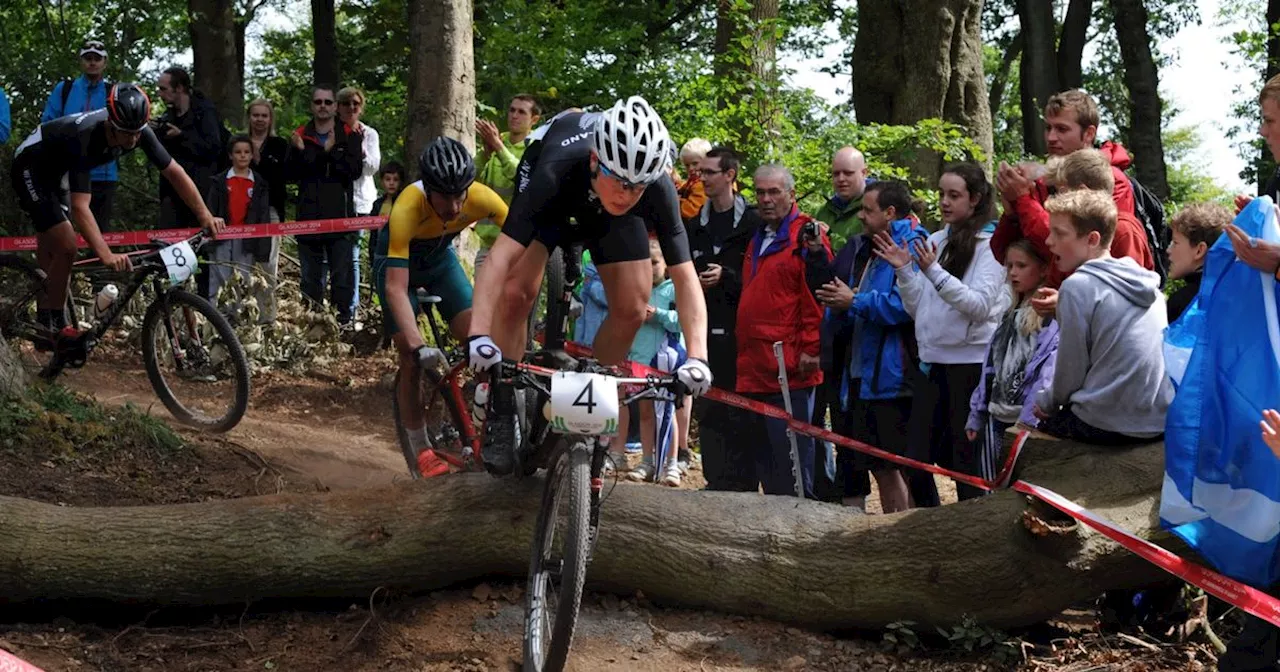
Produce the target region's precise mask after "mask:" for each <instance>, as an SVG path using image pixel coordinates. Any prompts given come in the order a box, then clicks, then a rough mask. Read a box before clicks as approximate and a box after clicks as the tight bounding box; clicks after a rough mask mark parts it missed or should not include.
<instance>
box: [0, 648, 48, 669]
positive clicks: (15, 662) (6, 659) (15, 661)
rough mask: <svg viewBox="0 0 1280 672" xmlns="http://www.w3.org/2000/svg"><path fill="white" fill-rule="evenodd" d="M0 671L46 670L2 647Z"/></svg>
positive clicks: (0, 651) (0, 650)
mask: <svg viewBox="0 0 1280 672" xmlns="http://www.w3.org/2000/svg"><path fill="white" fill-rule="evenodd" d="M0 672H44V670H41V669H40V668H38V667H36V666H35V665H32V664H31V663H28V662H27V661H25V660H23V659H21V658H19V657H17V656H15V655H13V654H11V653H9V652H8V651H5V650H4V649H0Z"/></svg>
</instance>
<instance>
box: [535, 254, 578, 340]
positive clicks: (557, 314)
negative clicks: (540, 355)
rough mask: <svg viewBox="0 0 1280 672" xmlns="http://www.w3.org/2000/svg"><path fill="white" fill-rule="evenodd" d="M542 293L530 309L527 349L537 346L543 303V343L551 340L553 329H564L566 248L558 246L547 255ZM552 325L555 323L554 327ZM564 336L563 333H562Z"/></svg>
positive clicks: (566, 308) (558, 330)
mask: <svg viewBox="0 0 1280 672" xmlns="http://www.w3.org/2000/svg"><path fill="white" fill-rule="evenodd" d="M540 291H541V292H542V294H541V295H540V297H539V298H538V299H534V301H533V308H532V309H530V310H529V324H528V329H529V332H528V333H529V335H528V343H527V345H526V349H528V350H533V349H534V348H535V347H536V346H537V343H536V341H537V336H538V314H539V311H538V308H539V304H542V306H543V310H544V312H543V313H542V315H543V317H544V320H543V322H542V344H543V347H546V344H547V343H549V342H550V339H551V334H552V330H553V329H554V330H555V331H556V332H560V331H563V330H564V329H563V326H562V325H563V324H564V317H565V311H567V310H568V309H569V307H568V306H561V305H560V303H561V298H562V297H563V296H564V250H563V249H561V248H559V247H557V248H556V249H554V250H552V251H551V254H550V256H548V257H547V267H546V270H545V271H544V272H543V274H542V287H541V289H540ZM552 325H555V326H554V327H553V326H552ZM561 335H562V336H563V334H561Z"/></svg>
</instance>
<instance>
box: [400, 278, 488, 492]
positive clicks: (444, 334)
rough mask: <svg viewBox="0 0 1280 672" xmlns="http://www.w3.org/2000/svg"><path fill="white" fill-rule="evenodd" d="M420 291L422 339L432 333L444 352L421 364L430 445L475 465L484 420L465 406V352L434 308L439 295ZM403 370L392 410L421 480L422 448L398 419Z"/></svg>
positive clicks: (459, 462)
mask: <svg viewBox="0 0 1280 672" xmlns="http://www.w3.org/2000/svg"><path fill="white" fill-rule="evenodd" d="M416 295H417V300H418V305H419V306H420V307H421V308H422V314H421V315H420V316H419V329H421V330H422V331H423V332H424V333H423V337H424V340H425V338H426V336H427V335H430V336H431V337H432V339H433V340H432V343H433V344H434V345H435V347H436V349H437V350H438V351H439V353H440V354H439V356H438V357H437V358H436V359H435V360H433V361H430V362H427V363H426V365H424V366H422V374H421V382H420V383H419V389H420V391H419V394H420V395H421V398H422V400H423V405H424V413H425V415H424V417H425V418H426V421H427V423H426V427H427V445H429V446H431V449H432V450H434V451H435V452H436V455H438V456H439V457H440V458H441V459H443V460H444V461H445V462H448V463H449V464H450V465H451V466H453V467H454V468H455V469H459V470H461V471H477V470H479V469H481V468H482V466H481V465H482V464H483V462H482V458H483V455H482V454H481V452H480V434H479V432H477V431H476V426H477V425H479V424H481V423H479V422H473V421H472V418H471V413H469V412H468V411H467V404H466V401H465V400H466V395H465V388H466V386H467V382H468V381H467V380H466V379H464V378H463V377H462V376H463V373H464V372H466V371H467V353H466V352H465V351H464V350H463V348H462V346H461V344H459V343H458V342H457V341H454V340H453V338H452V337H451V336H450V335H449V330H448V328H446V327H445V326H444V325H443V319H442V318H441V317H440V315H439V311H438V310H437V309H436V304H438V303H440V301H441V299H440V297H438V296H435V295H432V294H429V293H428V292H427V291H426V290H424V289H421V288H419V289H418V290H417V292H416ZM423 323H425V325H424V324H423ZM402 375H404V371H397V372H396V382H395V386H394V387H393V388H392V391H391V413H392V415H393V416H394V417H395V423H396V438H397V440H398V441H399V442H400V452H401V453H403V454H404V459H405V462H406V463H407V464H408V466H409V475H410V476H411V477H412V478H413V479H414V480H418V479H419V478H422V473H421V472H419V471H418V452H417V451H416V450H414V449H413V446H411V445H410V444H409V434H408V433H407V432H406V431H405V427H404V422H403V421H402V420H401V419H400V394H399V389H400V376H402Z"/></svg>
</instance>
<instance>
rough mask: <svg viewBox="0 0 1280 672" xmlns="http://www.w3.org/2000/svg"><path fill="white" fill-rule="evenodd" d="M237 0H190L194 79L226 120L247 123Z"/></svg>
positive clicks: (241, 39)
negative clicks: (245, 120) (245, 118)
mask: <svg viewBox="0 0 1280 672" xmlns="http://www.w3.org/2000/svg"><path fill="white" fill-rule="evenodd" d="M235 5H236V2H235V0H187V20H188V24H187V25H188V30H189V32H190V33H191V52H192V72H191V76H192V80H193V82H192V83H193V84H194V85H195V87H196V88H197V89H200V90H201V91H202V92H204V94H205V95H206V96H208V97H209V100H211V101H213V104H214V107H216V108H217V109H218V114H220V115H221V116H222V119H223V121H225V122H227V123H228V124H229V125H231V126H233V127H240V126H243V125H244V27H243V25H242V24H241V23H240V22H239V20H238V17H237V16H236V6H235Z"/></svg>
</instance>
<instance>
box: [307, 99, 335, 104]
mask: <svg viewBox="0 0 1280 672" xmlns="http://www.w3.org/2000/svg"><path fill="white" fill-rule="evenodd" d="M311 104H312V105H332V104H333V99H332V98H315V99H312V101H311Z"/></svg>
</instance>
